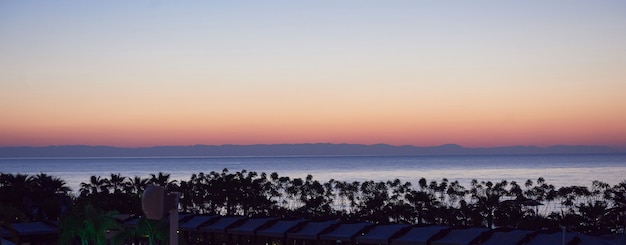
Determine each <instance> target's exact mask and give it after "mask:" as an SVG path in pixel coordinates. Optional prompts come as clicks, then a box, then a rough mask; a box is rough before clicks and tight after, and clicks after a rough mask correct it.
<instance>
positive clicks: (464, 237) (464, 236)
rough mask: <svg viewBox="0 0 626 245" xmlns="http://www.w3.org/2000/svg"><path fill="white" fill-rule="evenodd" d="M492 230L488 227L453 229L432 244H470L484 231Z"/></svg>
mask: <svg viewBox="0 0 626 245" xmlns="http://www.w3.org/2000/svg"><path fill="white" fill-rule="evenodd" d="M486 231H490V229H488V228H466V229H452V230H450V231H449V232H448V233H446V235H445V236H443V237H442V238H439V239H437V240H435V241H432V242H431V244H432V245H465V244H470V243H471V242H472V241H473V240H474V239H476V238H478V237H479V236H480V235H482V234H483V233H484V232H486Z"/></svg>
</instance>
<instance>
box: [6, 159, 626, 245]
mask: <svg viewBox="0 0 626 245" xmlns="http://www.w3.org/2000/svg"><path fill="white" fill-rule="evenodd" d="M150 184H154V185H161V186H164V187H165V188H166V189H167V190H168V191H173V192H180V193H181V199H180V211H181V212H184V213H194V214H219V215H242V216H250V217H252V216H274V217H300V218H310V219H336V220H340V221H370V222H374V223H390V222H393V223H410V224H433V225H435V224H436V225H446V226H471V227H487V228H498V227H503V228H512V229H530V230H544V229H560V228H561V227H566V228H567V229H568V230H570V231H576V232H581V233H586V234H612V233H613V234H615V233H623V232H624V229H625V227H626V181H623V182H621V183H619V184H617V185H613V186H611V185H609V184H607V183H603V182H601V181H594V182H593V183H591V186H563V187H559V188H556V187H555V186H553V185H550V184H548V183H546V182H545V181H544V179H543V178H538V179H537V180H527V181H526V182H524V183H517V182H515V181H510V182H509V181H506V180H502V181H498V182H484V181H480V182H479V181H476V180H475V181H472V183H471V185H470V186H467V187H466V186H462V185H461V184H459V182H458V181H449V180H447V179H443V180H441V181H430V182H429V181H428V180H426V179H423V178H422V179H420V180H419V181H418V183H410V182H403V181H401V180H399V179H396V180H390V181H384V182H382V181H381V182H375V181H364V182H357V181H354V182H346V181H336V180H330V181H328V182H320V181H318V180H315V179H314V178H313V176H310V175H309V176H307V177H306V178H304V179H302V178H290V177H285V176H279V175H278V174H277V173H272V174H269V175H268V174H266V173H257V172H248V171H246V170H242V171H239V172H229V171H228V170H227V169H224V170H223V171H221V172H210V173H198V174H193V175H192V176H191V177H190V179H188V180H184V181H176V180H172V179H170V177H169V174H164V173H158V174H152V175H151V176H150V177H149V178H141V177H137V176H135V177H126V176H120V175H119V174H111V175H110V176H104V177H103V176H91V178H90V179H89V181H87V182H83V183H81V185H80V190H78V192H77V193H76V194H73V192H72V190H70V188H69V187H68V186H67V185H66V183H65V181H64V180H62V179H60V178H57V177H54V176H49V175H47V174H45V173H41V174H37V175H23V174H6V173H0V224H11V223H19V222H32V221H58V224H59V229H60V243H61V244H68V243H71V242H70V241H74V240H77V239H78V240H81V241H91V243H89V244H100V243H99V241H100V240H102V239H104V237H103V235H102V234H104V232H105V231H106V230H109V229H114V228H116V225H118V224H117V223H116V222H115V218H114V217H115V215H116V214H130V215H136V216H141V215H142V210H141V194H142V192H143V190H144V188H145V187H146V186H147V185H150ZM118 228H119V227H118ZM159 229H161V230H166V229H167V228H166V227H161V225H160V224H159V223H157V222H154V221H149V220H145V219H140V220H139V224H138V226H137V228H135V230H125V231H124V232H122V233H120V234H121V235H120V237H119V240H120V241H123V240H124V239H129V238H132V237H137V236H144V235H147V234H153V235H151V236H150V239H157V240H164V239H165V237H159V236H154V234H157V233H159V234H162V232H157V230H159ZM102 241H103V240H102ZM102 241H100V242H102ZM83 244H88V242H86V243H83Z"/></svg>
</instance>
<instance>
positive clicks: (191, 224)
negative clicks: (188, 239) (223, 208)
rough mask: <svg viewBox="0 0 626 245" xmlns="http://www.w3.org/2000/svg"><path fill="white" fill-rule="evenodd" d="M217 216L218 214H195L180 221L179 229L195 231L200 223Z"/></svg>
mask: <svg viewBox="0 0 626 245" xmlns="http://www.w3.org/2000/svg"><path fill="white" fill-rule="evenodd" d="M219 217H220V216H219V215H196V216H193V217H191V219H188V220H187V221H185V222H183V223H181V224H180V225H179V229H180V230H183V231H197V230H198V227H200V226H201V225H203V224H206V223H209V222H211V221H215V220H216V219H217V218H219Z"/></svg>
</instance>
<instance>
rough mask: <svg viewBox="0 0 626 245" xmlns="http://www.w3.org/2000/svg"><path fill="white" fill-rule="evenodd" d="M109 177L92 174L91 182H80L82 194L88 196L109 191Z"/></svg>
mask: <svg viewBox="0 0 626 245" xmlns="http://www.w3.org/2000/svg"><path fill="white" fill-rule="evenodd" d="M107 182H108V181H107V179H102V178H101V177H100V176H95V175H92V176H91V177H90V178H89V183H85V182H82V183H80V195H81V196H87V195H92V194H97V193H108V192H109V189H108V184H107Z"/></svg>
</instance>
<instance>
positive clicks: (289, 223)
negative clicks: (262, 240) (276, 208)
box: [256, 219, 306, 237]
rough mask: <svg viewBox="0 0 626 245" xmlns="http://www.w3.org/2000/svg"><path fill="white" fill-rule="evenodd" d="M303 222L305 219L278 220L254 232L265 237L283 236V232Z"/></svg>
mask: <svg viewBox="0 0 626 245" xmlns="http://www.w3.org/2000/svg"><path fill="white" fill-rule="evenodd" d="M304 222H306V220H305V219H295V220H279V221H278V222H276V223H274V224H272V225H271V226H270V227H267V228H265V229H262V230H258V231H257V233H256V234H257V236H266V237H285V233H287V232H288V231H290V230H291V229H293V228H295V227H297V226H298V225H301V224H303V223H304Z"/></svg>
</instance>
